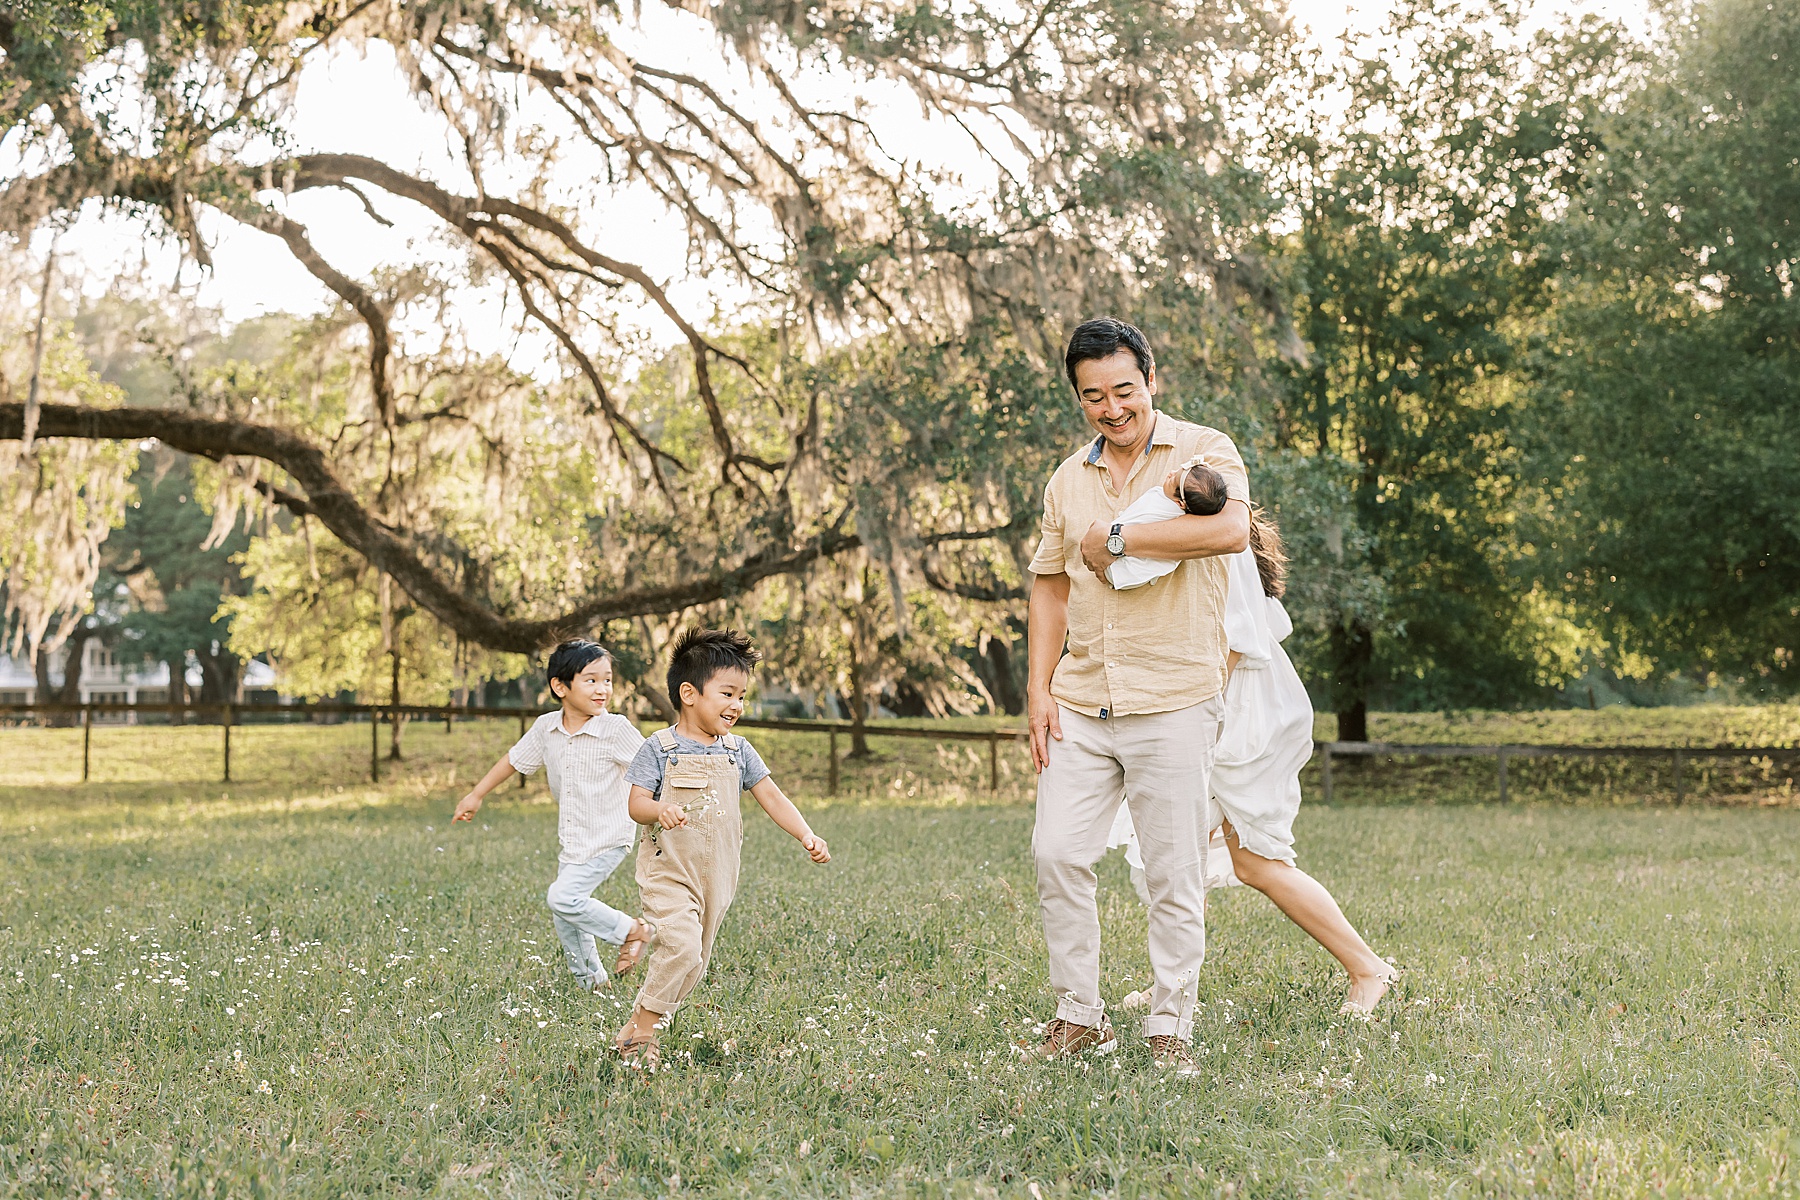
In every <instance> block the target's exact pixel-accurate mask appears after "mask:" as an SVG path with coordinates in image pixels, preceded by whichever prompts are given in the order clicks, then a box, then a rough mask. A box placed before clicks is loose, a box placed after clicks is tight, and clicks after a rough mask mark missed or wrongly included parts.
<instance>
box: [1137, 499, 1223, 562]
mask: <svg viewBox="0 0 1800 1200" xmlns="http://www.w3.org/2000/svg"><path fill="white" fill-rule="evenodd" d="M1122 532H1123V534H1124V536H1125V553H1126V554H1129V555H1132V556H1134V557H1137V558H1156V559H1162V560H1163V561H1165V562H1170V561H1176V560H1180V559H1184V558H1211V557H1212V556H1214V555H1217V554H1236V553H1237V552H1238V551H1239V550H1242V549H1243V548H1244V547H1246V546H1248V545H1249V544H1250V509H1249V507H1248V506H1247V505H1245V504H1244V503H1243V502H1242V501H1241V500H1228V501H1226V502H1225V508H1224V510H1223V511H1221V512H1217V513H1214V514H1213V515H1212V516H1210V517H1175V518H1173V519H1172V520H1168V521H1158V522H1156V523H1155V524H1152V525H1127V526H1126V527H1125V528H1124V530H1122Z"/></svg>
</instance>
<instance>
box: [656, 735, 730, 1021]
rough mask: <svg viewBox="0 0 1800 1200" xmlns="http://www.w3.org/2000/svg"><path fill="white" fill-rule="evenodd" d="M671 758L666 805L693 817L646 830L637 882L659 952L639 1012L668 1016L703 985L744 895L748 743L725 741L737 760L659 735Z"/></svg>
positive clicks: (665, 774) (666, 772) (666, 776)
mask: <svg viewBox="0 0 1800 1200" xmlns="http://www.w3.org/2000/svg"><path fill="white" fill-rule="evenodd" d="M655 736H656V741H657V745H659V746H661V747H662V748H663V750H664V752H665V753H667V754H668V756H669V761H668V766H667V768H666V769H665V770H664V772H663V785H662V793H661V795H660V797H659V798H660V799H661V800H662V802H663V803H665V804H669V803H673V804H679V805H681V806H682V808H683V809H685V810H686V812H687V821H688V823H687V824H686V825H682V826H679V827H677V828H675V829H663V828H661V827H660V826H656V825H652V826H649V827H648V828H646V829H645V830H644V832H643V836H642V838H641V839H640V840H639V842H638V860H637V881H638V890H639V891H640V892H641V893H642V897H643V904H644V919H645V920H647V921H649V922H650V923H651V924H652V925H655V926H656V949H655V951H654V952H653V953H652V954H651V955H650V965H649V967H647V968H646V969H645V973H644V983H643V986H642V987H640V988H639V989H638V995H637V1003H638V1007H640V1008H646V1009H649V1010H650V1011H651V1012H653V1013H662V1014H664V1015H667V1014H669V1013H672V1012H674V1011H675V1010H676V1009H677V1008H679V1007H680V1006H681V1002H682V1001H683V1000H686V999H687V997H688V993H690V992H692V991H693V990H694V989H695V988H696V987H698V986H699V984H700V979H701V977H702V976H704V975H705V974H706V964H707V961H708V960H709V959H711V958H712V948H713V939H714V938H715V937H716V936H718V932H719V926H720V924H722V923H723V922H724V920H725V913H726V911H727V910H729V909H730V908H731V901H732V899H733V898H734V897H735V896H736V895H737V885H738V864H739V860H740V856H741V853H742V850H743V845H744V816H743V813H742V812H741V811H740V810H739V808H738V800H739V797H740V796H741V795H742V794H743V786H742V776H741V775H740V774H739V767H738V761H737V760H738V752H741V749H742V745H743V743H742V741H741V740H740V739H739V738H736V737H733V736H732V735H731V734H724V735H723V736H722V737H721V738H720V743H721V744H722V745H723V746H724V747H725V748H726V749H727V750H730V751H733V753H731V754H687V755H682V754H678V753H676V752H675V731H674V730H672V729H664V730H661V731H660V732H658V733H657V734H656V735H655Z"/></svg>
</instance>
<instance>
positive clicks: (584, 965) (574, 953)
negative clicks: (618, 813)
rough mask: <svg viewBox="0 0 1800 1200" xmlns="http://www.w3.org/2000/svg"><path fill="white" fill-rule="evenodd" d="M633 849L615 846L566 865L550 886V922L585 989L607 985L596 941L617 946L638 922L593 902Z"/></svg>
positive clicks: (634, 918) (548, 901)
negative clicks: (595, 892) (554, 924)
mask: <svg viewBox="0 0 1800 1200" xmlns="http://www.w3.org/2000/svg"><path fill="white" fill-rule="evenodd" d="M629 853H631V847H630V846H614V847H613V848H612V849H610V850H602V851H601V852H600V853H598V854H596V855H594V857H592V858H590V859H588V860H587V861H586V862H584V863H564V864H562V866H561V867H559V868H558V869H557V872H556V882H555V883H553V884H551V885H550V890H549V891H548V892H547V893H545V895H544V901H545V903H547V904H549V905H550V918H551V920H553V921H554V922H555V923H556V937H557V940H558V941H560V942H562V945H563V953H564V955H566V956H567V958H568V960H569V970H571V971H573V972H575V978H576V979H579V980H580V981H581V984H582V986H583V987H590V988H592V987H599V986H600V985H601V984H603V983H605V982H606V979H607V975H606V968H605V967H603V966H601V965H600V954H599V952H598V950H596V949H595V946H594V939H595V938H599V939H600V940H602V941H606V942H611V943H612V944H613V945H615V946H616V945H618V944H620V943H621V942H623V941H624V940H625V939H626V938H627V937H629V936H631V927H632V926H633V925H634V924H636V923H637V918H636V917H633V916H630V915H628V914H626V913H622V912H620V911H619V910H618V909H616V908H612V907H609V906H608V905H605V904H602V903H600V901H598V900H596V899H594V896H593V892H594V889H595V888H597V887H599V886H600V885H601V884H603V883H605V882H606V880H607V878H608V877H609V876H610V875H611V874H612V873H613V872H614V871H616V870H618V869H619V864H620V863H622V862H624V861H625V856H626V855H627V854H629Z"/></svg>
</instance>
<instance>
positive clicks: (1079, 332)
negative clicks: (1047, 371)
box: [1063, 317, 1156, 390]
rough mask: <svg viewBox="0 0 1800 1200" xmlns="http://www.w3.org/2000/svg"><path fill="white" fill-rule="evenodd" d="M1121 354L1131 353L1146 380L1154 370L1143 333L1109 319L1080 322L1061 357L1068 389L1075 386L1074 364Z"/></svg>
mask: <svg viewBox="0 0 1800 1200" xmlns="http://www.w3.org/2000/svg"><path fill="white" fill-rule="evenodd" d="M1121 350H1129V351H1131V356H1132V357H1133V358H1135V359H1137V365H1138V370H1140V371H1142V372H1143V373H1144V378H1145V379H1149V378H1150V376H1151V374H1152V373H1154V372H1155V370H1156V356H1155V355H1153V354H1151V353H1150V339H1148V338H1146V337H1145V336H1144V331H1143V330H1141V329H1139V328H1138V327H1137V326H1136V325H1133V324H1131V323H1130V322H1128V321H1120V320H1117V319H1116V318H1113V317H1095V318H1094V319H1093V320H1092V321H1083V322H1082V323H1081V324H1079V325H1077V326H1076V327H1075V332H1074V333H1072V334H1070V335H1069V348H1068V350H1066V351H1065V352H1064V353H1063V369H1064V370H1065V371H1067V372H1068V373H1069V386H1070V387H1074V388H1077V390H1079V388H1078V387H1077V385H1076V383H1075V364H1076V363H1084V362H1091V361H1094V360H1097V359H1102V358H1111V357H1112V356H1113V355H1115V354H1117V353H1118V352H1119V351H1121Z"/></svg>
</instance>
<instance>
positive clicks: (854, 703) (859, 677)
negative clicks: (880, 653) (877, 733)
mask: <svg viewBox="0 0 1800 1200" xmlns="http://www.w3.org/2000/svg"><path fill="white" fill-rule="evenodd" d="M847 644H848V646H849V649H850V697H849V699H850V703H849V706H848V707H849V709H850V753H849V754H846V755H845V756H844V757H845V758H868V757H870V756H871V755H872V754H873V751H871V750H870V749H869V733H868V720H869V698H868V696H867V695H866V694H865V693H864V691H863V673H862V658H861V657H860V656H859V655H858V654H857V653H856V638H855V636H854V635H852V636H851V637H850V638H849V639H848V643H847Z"/></svg>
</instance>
